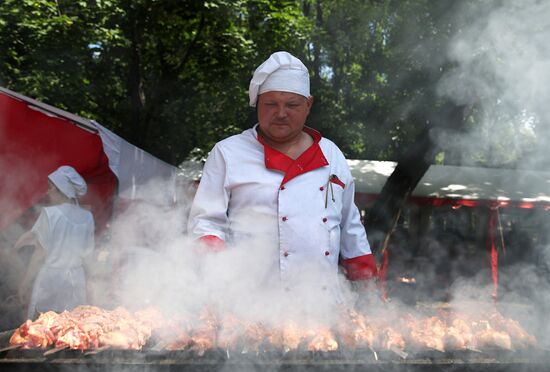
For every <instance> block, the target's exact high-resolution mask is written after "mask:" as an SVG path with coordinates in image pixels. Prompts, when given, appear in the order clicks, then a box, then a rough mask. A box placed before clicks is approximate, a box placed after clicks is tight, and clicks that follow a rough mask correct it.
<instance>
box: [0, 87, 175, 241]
mask: <svg viewBox="0 0 550 372" xmlns="http://www.w3.org/2000/svg"><path fill="white" fill-rule="evenodd" d="M64 164H65V165H70V166H73V167H74V168H75V169H76V170H77V171H78V172H79V173H80V174H82V176H83V177H84V178H85V179H86V181H87V182H88V186H89V191H88V193H87V195H86V196H85V197H84V198H83V200H82V204H83V205H85V206H88V207H89V208H90V209H91V211H92V213H93V214H94V217H95V220H96V227H97V231H101V230H102V229H103V228H104V227H105V225H106V223H107V222H108V220H109V218H110V217H111V216H112V213H113V208H114V202H115V196H117V195H118V196H119V198H123V199H124V200H136V199H140V200H145V201H151V202H155V203H157V204H158V203H173V202H174V201H175V197H176V193H175V191H176V190H175V176H176V167H173V166H171V165H169V164H167V163H165V162H163V161H161V160H160V159H157V158H155V157H153V156H152V155H150V154H148V153H146V152H145V151H143V150H141V149H139V148H137V147H136V146H134V145H132V144H130V143H128V142H127V141H125V140H123V139H122V138H120V137H119V136H117V135H116V134H114V133H112V132H110V131H109V130H107V129H106V128H104V127H102V126H101V125H100V124H98V123H96V122H94V121H91V120H87V119H84V118H81V117H79V116H76V115H73V114H71V113H69V112H66V111H63V110H59V109H57V108H55V107H52V106H49V105H46V104H44V103H41V102H39V101H36V100H33V99H31V98H28V97H25V96H23V95H20V94H17V93H15V92H12V91H10V90H8V89H5V88H2V87H0V171H1V172H2V181H0V211H1V213H0V230H1V229H4V228H6V227H7V226H9V225H11V224H12V223H13V222H15V221H16V220H17V219H18V218H20V217H21V216H22V215H23V214H24V212H25V211H28V210H29V208H31V207H32V206H33V205H35V204H36V203H38V202H39V201H40V200H41V199H42V197H43V196H44V194H45V192H46V190H47V175H48V174H49V173H51V172H52V171H53V170H55V169H56V168H57V167H59V166H60V165H64ZM152 180H162V182H164V185H165V187H166V189H165V190H163V191H164V192H163V193H162V196H163V197H162V198H158V197H157V196H156V195H154V194H153V193H151V192H150V189H149V187H148V185H149V183H150V182H152Z"/></svg>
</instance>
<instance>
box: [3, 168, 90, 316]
mask: <svg viewBox="0 0 550 372" xmlns="http://www.w3.org/2000/svg"><path fill="white" fill-rule="evenodd" d="M86 191H87V185H86V181H84V179H83V178H82V176H81V175H80V174H78V172H77V171H76V170H75V169H74V168H73V167H70V166H66V165H64V166H61V167H59V168H58V169H57V170H55V171H54V172H52V173H51V174H50V175H48V192H47V197H48V199H49V204H51V205H50V206H47V207H44V208H43V209H42V211H41V213H40V215H39V216H38V219H37V220H36V222H35V224H34V226H33V227H32V229H31V230H29V231H28V232H26V233H25V234H23V235H22V236H21V237H20V238H19V240H18V241H17V242H16V243H15V245H14V247H13V251H12V252H11V254H12V257H14V256H15V255H16V253H17V252H18V251H19V249H21V248H22V247H24V246H29V245H32V246H34V247H35V249H34V252H33V254H32V256H31V258H30V263H29V265H28V267H27V270H26V273H25V275H24V278H23V280H22V282H21V284H20V286H19V296H20V298H21V300H22V302H23V303H28V304H29V305H28V311H27V318H29V319H33V318H34V317H35V316H36V315H37V314H38V313H39V312H45V311H48V310H53V311H57V312H61V311H64V310H70V309H72V308H74V307H76V306H78V305H82V304H86V302H87V297H86V276H85V270H84V261H85V259H86V257H87V256H88V255H89V254H90V253H91V251H92V249H93V247H94V219H93V216H92V213H91V212H89V211H88V210H86V209H84V208H82V207H80V206H79V205H78V198H80V197H81V196H84V195H85V194H86ZM37 271H38V273H37ZM34 275H36V279H34V284H32V282H33V278H34ZM31 285H32V292H31V291H30V287H31ZM29 293H30V301H29V299H28V294H29Z"/></svg>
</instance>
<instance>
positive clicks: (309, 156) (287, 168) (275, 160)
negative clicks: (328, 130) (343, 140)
mask: <svg viewBox="0 0 550 372" xmlns="http://www.w3.org/2000/svg"><path fill="white" fill-rule="evenodd" d="M258 125H259V124H256V125H255V126H254V128H253V129H254V134H255V136H256V138H257V139H258V141H259V142H260V143H261V144H262V145H263V146H264V162H265V167H266V168H267V169H272V170H277V171H280V172H283V173H284V175H285V176H284V178H283V181H282V182H281V186H283V185H284V184H285V183H287V182H288V181H290V180H291V179H293V178H294V177H297V176H299V175H301V174H303V173H307V172H309V171H312V170H315V169H317V168H321V167H324V166H327V165H328V161H327V159H326V157H325V155H324V154H323V151H322V150H321V146H319V142H320V141H321V139H322V138H323V136H322V135H321V133H320V132H319V131H316V130H315V129H313V128H310V127H304V129H303V130H304V132H306V133H307V134H309V135H310V136H311V137H312V138H313V145H311V146H310V147H309V148H308V149H307V150H306V151H304V152H303V153H302V154H301V155H300V156H299V157H298V158H297V159H296V160H294V159H292V158H290V157H289V156H287V155H286V154H283V153H282V152H280V151H278V150H275V149H274V148H272V147H270V146H269V145H268V144H267V143H265V142H264V141H262V138H261V137H260V136H259V135H258V131H257V127H258Z"/></svg>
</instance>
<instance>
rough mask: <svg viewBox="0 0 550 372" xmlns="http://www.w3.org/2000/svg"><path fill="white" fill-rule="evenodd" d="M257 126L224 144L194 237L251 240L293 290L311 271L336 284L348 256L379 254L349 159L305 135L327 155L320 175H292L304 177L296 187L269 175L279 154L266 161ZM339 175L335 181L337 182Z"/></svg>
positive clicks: (210, 173)
mask: <svg viewBox="0 0 550 372" xmlns="http://www.w3.org/2000/svg"><path fill="white" fill-rule="evenodd" d="M257 126H258V124H256V125H255V126H254V128H251V129H248V130H245V131H244V132H243V133H241V134H239V135H235V136H232V137H229V138H227V139H225V140H223V141H220V142H218V143H217V144H216V145H215V146H214V148H213V150H212V151H211V152H210V154H209V156H208V159H207V160H206V164H205V166H204V170H203V175H202V178H201V182H200V184H199V187H198V190H197V193H196V196H195V199H194V202H193V205H192V207H191V212H190V218H189V232H190V233H191V234H193V236H194V237H195V238H200V237H203V236H208V235H215V236H217V237H218V238H220V239H222V240H223V241H225V242H226V244H227V245H232V244H246V242H247V241H248V242H249V244H251V245H256V246H257V247H256V248H254V249H263V250H265V251H266V254H268V255H271V256H272V260H271V262H272V263H273V266H272V267H271V268H270V269H269V270H268V271H267V274H266V276H267V277H270V276H273V270H276V271H277V272H278V276H279V277H280V278H281V279H282V280H283V281H284V282H287V283H292V282H295V281H301V280H303V277H304V276H307V274H308V271H310V273H314V272H317V273H320V274H322V275H312V276H311V277H312V278H315V279H313V280H318V279H319V278H320V277H322V278H323V280H325V281H327V282H333V279H335V277H336V276H337V273H338V261H339V257H340V256H341V258H342V259H343V260H346V259H352V258H356V257H359V256H364V255H370V254H371V250H370V247H369V243H368V241H367V236H366V232H365V229H364V227H363V225H362V224H361V221H360V215H359V211H358V209H357V207H356V206H355V204H354V201H353V198H354V192H355V191H354V180H353V177H352V175H351V172H350V170H349V168H348V165H347V162H346V160H345V158H344V155H343V154H342V152H341V151H340V150H339V149H338V147H337V146H336V145H335V144H334V143H333V142H331V141H330V140H328V139H325V138H321V136H320V134H319V133H318V132H316V131H314V130H312V129H311V128H305V130H306V132H308V133H310V134H313V136H314V137H315V133H317V140H316V141H318V144H319V147H320V150H321V151H322V154H318V156H317V158H318V161H317V162H315V163H316V166H314V168H315V169H312V170H308V169H301V168H302V167H303V166H304V165H303V164H300V162H299V161H298V162H295V164H293V165H292V167H293V168H294V169H292V170H287V172H286V174H287V176H288V174H289V173H293V172H294V173H299V175H297V176H295V177H294V178H291V179H290V180H288V177H286V178H285V173H284V172H283V171H280V170H276V169H269V164H270V163H271V162H272V161H274V160H273V159H270V158H269V157H270V156H277V154H276V153H277V152H276V150H271V151H270V152H269V153H268V152H267V151H266V152H265V154H266V155H265V156H264V145H263V144H262V143H261V142H260V141H259V139H258V135H257V131H256V127H257ZM314 140H315V138H314ZM306 151H307V150H306ZM279 154H280V153H279ZM280 155H282V154H280ZM283 156H284V155H283ZM319 159H321V160H319ZM297 160H300V158H298V159H297ZM275 161H276V159H275ZM266 165H267V166H266ZM306 165H307V164H306ZM302 172H304V173H302ZM331 176H332V177H333V178H334V180H335V181H334V182H329V178H330V177H331Z"/></svg>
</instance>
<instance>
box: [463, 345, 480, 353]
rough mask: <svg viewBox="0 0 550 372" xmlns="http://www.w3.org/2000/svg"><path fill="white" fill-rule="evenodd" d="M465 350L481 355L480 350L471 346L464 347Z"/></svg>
mask: <svg viewBox="0 0 550 372" xmlns="http://www.w3.org/2000/svg"><path fill="white" fill-rule="evenodd" d="M466 350H468V351H474V352H476V353H482V351H481V350H479V349H476V348H475V347H471V346H466Z"/></svg>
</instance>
